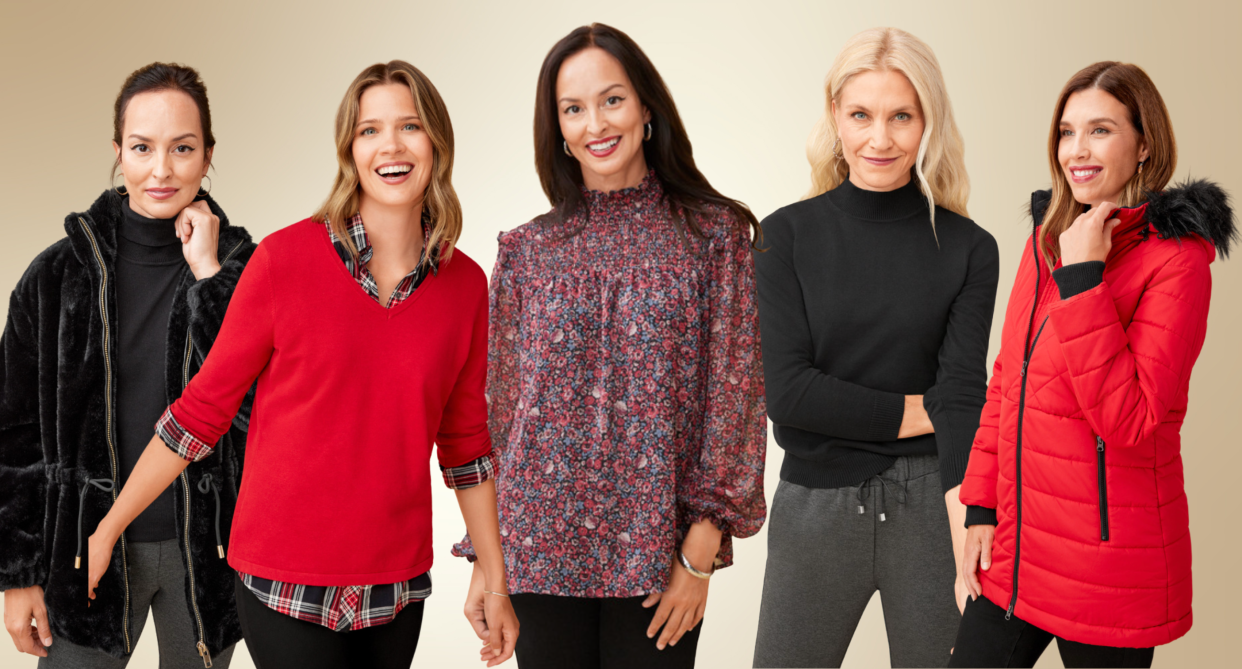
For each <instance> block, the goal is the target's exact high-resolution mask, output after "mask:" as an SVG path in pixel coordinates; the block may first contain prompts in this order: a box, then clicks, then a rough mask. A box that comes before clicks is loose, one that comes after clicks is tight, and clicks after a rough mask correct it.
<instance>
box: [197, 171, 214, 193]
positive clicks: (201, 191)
mask: <svg viewBox="0 0 1242 669" xmlns="http://www.w3.org/2000/svg"><path fill="white" fill-rule="evenodd" d="M203 178H204V179H206V180H207V190H203V187H202V186H199V187H198V194H199V195H211V175H208V174H204V175H203Z"/></svg>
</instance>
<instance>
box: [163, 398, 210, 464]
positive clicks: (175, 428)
mask: <svg viewBox="0 0 1242 669" xmlns="http://www.w3.org/2000/svg"><path fill="white" fill-rule="evenodd" d="M155 433H156V434H158V435H160V439H163V440H164V444H165V445H167V446H168V447H169V448H171V449H172V451H173V452H174V453H176V454H177V455H179V456H181V457H182V458H184V459H186V460H189V461H190V462H198V461H199V460H202V459H203V458H205V457H207V456H208V455H211V451H212V450H213V449H212V447H211V445H210V444H208V443H207V442H205V441H203V440H201V439H199V438H198V437H195V436H194V435H192V434H190V433H189V431H188V430H186V429H185V428H184V427H181V423H178V422H177V417H176V416H173V413H172V407H169V408H168V409H165V410H164V415H163V416H160V419H159V421H157V422H156V423H155Z"/></svg>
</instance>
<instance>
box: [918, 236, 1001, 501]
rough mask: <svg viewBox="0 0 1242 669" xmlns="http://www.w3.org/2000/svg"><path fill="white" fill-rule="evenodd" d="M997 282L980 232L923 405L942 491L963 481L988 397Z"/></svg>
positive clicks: (996, 258)
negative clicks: (932, 431) (933, 436)
mask: <svg viewBox="0 0 1242 669" xmlns="http://www.w3.org/2000/svg"><path fill="white" fill-rule="evenodd" d="M999 280H1000V252H999V250H998V249H997V246H996V240H995V239H993V238H992V235H990V234H988V233H987V232H986V231H983V230H982V229H980V230H979V236H978V237H977V238H976V239H975V242H974V244H973V247H972V248H971V251H970V257H969V265H968V269H967V273H966V282H965V283H964V284H963V285H962V289H961V292H959V293H958V294H957V297H956V298H955V299H954V300H953V306H952V307H951V308H950V310H949V323H948V327H947V329H946V330H945V336H944V342H943V343H942V344H941V345H940V355H939V360H938V366H937V370H936V385H934V386H932V387H931V388H929V389H928V390H927V391H926V392H925V393H924V394H923V406H924V407H925V408H926V409H927V415H928V416H929V417H930V418H931V422H932V426H933V427H935V430H936V450H937V454H938V455H939V460H940V485H941V487H942V488H943V489H944V491H945V492H948V491H949V490H951V489H953V488H954V487H956V486H958V485H960V484H961V482H962V477H963V476H965V474H966V462H967V460H969V458H970V447H971V441H972V440H973V439H974V436H975V432H976V430H978V428H979V414H980V411H982V409H983V405H984V400H985V398H986V395H987V365H988V360H987V359H988V336H989V334H990V333H991V330H992V311H993V309H994V308H995V307H996V284H997V282H998V281H999Z"/></svg>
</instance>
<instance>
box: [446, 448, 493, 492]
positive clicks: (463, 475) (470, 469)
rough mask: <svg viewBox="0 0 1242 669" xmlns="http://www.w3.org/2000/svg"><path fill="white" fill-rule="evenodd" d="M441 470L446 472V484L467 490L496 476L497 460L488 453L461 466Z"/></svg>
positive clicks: (456, 488) (454, 488)
mask: <svg viewBox="0 0 1242 669" xmlns="http://www.w3.org/2000/svg"><path fill="white" fill-rule="evenodd" d="M440 471H441V472H442V473H443V474H444V485H446V486H448V487H449V488H451V489H453V490H465V489H466V488H473V487H475V486H476V485H479V484H480V483H483V482H484V481H487V480H488V479H494V478H496V460H495V459H494V458H493V457H492V454H491V453H488V454H487V455H484V456H483V457H481V458H479V459H478V460H475V461H473V462H468V463H466V464H464V465H461V466H459V467H441V468H440Z"/></svg>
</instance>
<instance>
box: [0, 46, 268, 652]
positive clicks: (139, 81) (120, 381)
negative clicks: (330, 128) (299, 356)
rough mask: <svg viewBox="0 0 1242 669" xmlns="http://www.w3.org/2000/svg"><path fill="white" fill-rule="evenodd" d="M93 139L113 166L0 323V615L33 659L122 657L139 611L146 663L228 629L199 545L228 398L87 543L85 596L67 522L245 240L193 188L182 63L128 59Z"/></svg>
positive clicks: (205, 323) (105, 491)
mask: <svg viewBox="0 0 1242 669" xmlns="http://www.w3.org/2000/svg"><path fill="white" fill-rule="evenodd" d="M112 144H113V148H114V150H115V151H116V163H115V164H114V165H113V179H114V181H116V180H117V177H120V179H119V181H120V182H122V183H117V184H116V185H115V186H114V187H113V188H110V189H108V190H106V191H104V193H103V195H101V196H99V199H97V200H96V201H95V203H94V204H93V205H91V207H90V209H88V210H87V211H84V212H82V213H77V214H70V215H69V216H67V217H66V218H65V232H66V237H65V238H64V239H62V240H60V241H58V242H56V243H55V244H53V245H52V246H51V247H50V248H48V249H47V250H46V251H44V252H43V253H42V254H40V255H39V256H38V257H37V258H35V260H34V262H32V263H31V264H30V268H29V269H27V270H26V274H25V275H24V276H23V277H22V279H21V280H20V281H19V282H18V284H17V288H16V289H14V291H13V296H12V298H11V300H10V302H9V314H8V322H7V323H6V324H5V328H4V338H3V339H2V340H0V589H3V590H4V615H5V622H6V623H7V626H8V629H9V631H10V634H12V635H13V641H14V643H15V644H16V645H17V648H18V650H20V651H22V652H26V653H30V654H32V655H38V656H40V657H41V658H42V659H40V661H39V666H47V667H85V666H89V667H100V668H105V667H123V666H125V664H126V663H127V662H128V661H129V658H130V654H131V653H133V651H134V649H135V647H136V646H137V644H138V638H139V635H141V634H142V631H143V626H144V624H145V622H146V619H147V615H148V612H149V613H150V614H152V615H153V616H154V619H155V626H156V630H157V632H158V634H159V654H160V666H162V667H194V666H200V667H201V666H202V665H203V662H204V660H205V659H208V658H209V659H210V660H211V661H214V663H215V666H217V667H227V666H228V664H229V660H230V658H231V657H232V654H233V645H234V644H235V643H236V642H237V641H238V640H239V639H240V638H241V630H240V629H239V628H238V625H237V612H236V610H235V609H234V606H233V592H232V578H233V576H232V570H230V569H229V568H228V565H227V564H225V561H224V560H223V559H221V558H222V555H220V553H219V550H218V549H217V547H223V546H226V545H227V544H228V542H229V520H230V519H231V518H232V517H233V507H234V503H235V501H236V499H237V487H238V484H239V483H240V480H241V459H242V452H243V449H244V446H245V439H246V424H247V416H248V415H249V408H248V403H246V404H247V406H246V407H245V408H243V409H242V410H241V412H240V413H239V412H238V409H239V406H241V405H242V404H243V402H242V398H241V397H239V398H238V403H237V405H235V406H234V407H233V408H232V410H231V411H229V412H228V414H227V415H222V417H221V418H222V423H221V429H220V431H219V434H217V435H216V439H215V440H214V442H213V446H214V449H213V451H212V453H211V455H210V456H209V457H204V458H202V459H201V460H199V461H198V462H196V463H194V464H193V465H191V466H190V467H188V468H186V469H185V470H184V471H180V472H179V476H177V477H176V478H175V480H174V479H172V478H170V479H168V480H166V481H163V482H162V484H161V485H159V486H158V487H157V488H156V489H153V491H152V492H153V493H154V495H153V502H152V503H151V505H150V506H149V507H147V508H146V510H145V511H144V512H143V513H142V514H140V515H138V516H137V517H136V518H135V519H134V522H133V523H132V524H131V525H130V526H129V529H128V530H127V531H126V532H125V534H124V535H123V536H120V537H119V539H120V550H117V551H116V552H115V553H112V552H110V553H108V554H105V555H104V556H103V559H102V561H101V563H100V568H101V570H106V572H107V574H108V578H107V579H106V581H105V584H104V586H103V587H102V588H101V589H100V598H99V599H98V600H96V601H95V602H94V603H93V606H91V607H89V608H88V607H87V605H86V604H87V602H86V592H87V574H86V570H85V569H82V568H80V566H81V563H82V562H83V561H84V560H83V558H86V557H87V556H88V555H89V553H84V552H83V549H84V548H85V546H84V545H83V538H84V537H83V533H84V532H89V529H90V528H93V527H94V526H95V524H96V523H98V522H99V521H100V519H101V518H103V517H104V514H105V512H107V510H108V508H109V507H110V506H111V505H112V504H113V503H114V501H115V500H116V497H117V495H118V494H119V493H122V491H128V490H129V489H130V486H131V485H133V484H134V481H133V479H132V474H133V471H134V468H135V466H136V464H137V462H138V460H139V457H140V456H141V454H142V452H143V449H144V447H145V446H146V445H147V441H148V440H149V439H150V436H151V428H152V426H153V425H154V424H155V421H156V419H158V418H159V416H160V413H162V412H163V411H164V408H165V407H167V406H168V403H169V402H171V401H173V400H175V399H177V397H178V396H180V395H181V392H182V389H183V388H184V387H185V384H186V382H187V381H188V380H189V379H190V378H192V377H194V376H195V375H196V374H197V373H198V370H199V367H200V365H202V363H203V359H204V357H205V356H206V355H207V352H208V351H209V350H211V349H212V348H213V344H215V343H218V342H217V339H218V337H217V335H218V333H219V332H220V327H221V322H222V321H223V320H224V313H225V309H226V308H227V307H228V305H229V302H230V300H231V298H232V295H233V291H234V289H235V288H236V287H237V284H238V280H239V278H240V277H241V274H242V270H243V268H245V266H246V263H247V261H248V260H249V259H250V256H251V254H252V253H254V249H255V245H254V244H253V243H252V242H251V241H250V235H249V234H248V233H247V232H246V231H245V229H243V228H239V227H237V226H235V225H230V224H229V220H228V217H227V216H225V215H224V212H223V211H222V210H221V209H220V207H219V205H217V204H216V202H215V200H213V199H212V198H211V196H210V195H208V194H207V192H208V191H209V190H210V188H211V178H210V177H209V176H207V172H208V169H209V168H210V167H211V163H212V158H213V156H214V153H215V146H216V140H215V135H214V134H213V133H212V129H211V110H210V106H209V105H208V101H207V88H206V86H204V85H203V81H202V79H201V78H200V77H199V75H198V72H196V71H195V70H193V69H192V68H189V67H185V66H183V65H175V64H167V63H152V64H150V65H147V66H146V67H143V68H141V69H138V70H136V71H135V72H134V73H133V74H131V75H130V76H129V78H128V79H126V80H125V83H124V85H122V86H121V92H120V94H118V95H117V98H116V104H115V106H114V108H113V137H112ZM118 172H119V174H117V173H118ZM247 387H249V386H247ZM245 391H246V389H245V388H243V389H242V395H245ZM213 518H215V519H217V520H216V521H215V522H214V524H213V521H212V519H213ZM84 528H85V529H84ZM32 618H33V619H34V621H35V625H33V626H32V625H31V619H32ZM53 642H54V643H53Z"/></svg>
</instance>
